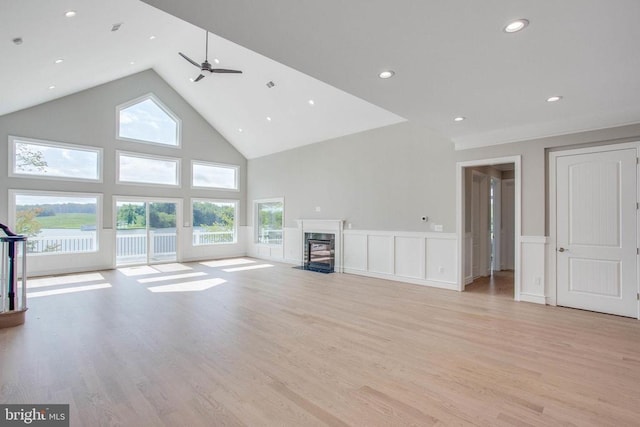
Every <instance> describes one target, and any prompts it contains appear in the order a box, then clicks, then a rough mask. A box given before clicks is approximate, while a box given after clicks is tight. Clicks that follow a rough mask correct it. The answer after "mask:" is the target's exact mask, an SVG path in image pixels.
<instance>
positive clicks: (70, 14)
mask: <svg viewBox="0 0 640 427" xmlns="http://www.w3.org/2000/svg"><path fill="white" fill-rule="evenodd" d="M76 15H77V13H76V11H75V10H67V11H66V12H65V13H64V16H66V17H67V18H73V17H74V16H76Z"/></svg>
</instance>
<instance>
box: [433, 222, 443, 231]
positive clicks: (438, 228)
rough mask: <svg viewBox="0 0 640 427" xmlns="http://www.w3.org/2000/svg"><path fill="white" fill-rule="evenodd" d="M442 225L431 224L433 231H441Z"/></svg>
mask: <svg viewBox="0 0 640 427" xmlns="http://www.w3.org/2000/svg"><path fill="white" fill-rule="evenodd" d="M442 230H443V227H442V224H433V231H442Z"/></svg>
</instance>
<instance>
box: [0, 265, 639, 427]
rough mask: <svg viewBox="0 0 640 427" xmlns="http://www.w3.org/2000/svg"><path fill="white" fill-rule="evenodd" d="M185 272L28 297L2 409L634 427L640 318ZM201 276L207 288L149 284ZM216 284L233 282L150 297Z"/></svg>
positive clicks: (356, 422)
mask: <svg viewBox="0 0 640 427" xmlns="http://www.w3.org/2000/svg"><path fill="white" fill-rule="evenodd" d="M254 261H255V262H254V263H252V264H247V265H249V266H257V265H264V264H265V263H264V262H262V261H258V260H254ZM185 266H186V268H189V270H184V271H173V272H160V271H158V272H153V270H148V269H147V270H145V269H137V270H134V272H138V273H140V272H144V271H148V272H149V273H151V274H146V275H143V274H141V275H138V276H126V275H125V274H123V273H122V272H121V271H117V270H115V271H105V272H101V273H100V274H101V275H102V276H103V277H104V280H100V279H99V277H96V276H85V277H84V278H83V277H80V279H78V283H75V284H72V285H61V284H58V285H56V284H49V286H43V287H38V288H33V289H32V292H37V291H40V292H42V291H48V290H57V289H63V288H75V287H78V286H87V285H92V284H103V283H108V284H110V285H111V287H108V288H104V289H96V290H87V291H83V292H77V293H68V294H60V295H50V296H41V297H38V298H32V299H31V300H30V302H29V306H30V310H29V312H28V313H27V322H26V324H25V325H23V326H21V327H16V328H12V329H7V330H2V331H0V375H1V377H0V380H1V381H0V382H1V386H0V387H1V388H0V401H1V402H4V403H69V404H70V405H71V406H70V407H71V425H73V426H99V425H120V426H165V425H166V426H215V425H231V426H235V425H247V426H283V425H287V426H308V425H309V426H313V425H331V426H344V425H353V426H400V425H417V426H428V425H486V426H497V425H519V426H526V425H536V426H537V425H553V426H555V425H578V426H587V425H593V426H625V425H629V426H631V425H638V424H639V423H640V405H639V402H640V323H639V322H638V321H637V320H633V319H626V318H621V317H615V316H609V315H604V314H597V313H591V312H586V311H579V310H572V309H565V308H556V307H545V306H540V305H534V304H528V303H516V302H514V301H512V300H511V299H509V298H504V297H497V296H495V295H487V294H483V293H481V292H464V293H458V292H453V291H446V290H439V289H432V288H428V287H422V286H414V285H408V284H402V283H396V282H390V281H385V280H377V279H370V278H365V277H359V276H353V275H342V274H328V275H325V274H320V273H314V272H308V271H301V270H296V269H293V268H291V267H290V266H288V265H278V264H275V265H274V266H273V267H267V268H260V269H254V270H246V271H231V272H225V271H223V268H221V267H215V266H213V267H212V266H205V265H201V264H186V265H185ZM233 267H240V266H233ZM159 268H162V269H164V270H167V269H168V267H166V266H165V267H159ZM224 268H227V267H224ZM231 268H232V267H231ZM169 269H170V268H169ZM129 273H131V272H129ZM192 273H204V274H205V275H202V276H193V277H189V278H182V279H179V278H174V279H168V280H163V281H155V282H153V281H152V282H147V283H144V282H142V283H141V282H139V281H138V280H139V279H152V280H153V279H154V278H159V277H163V276H174V275H182V274H192ZM165 278H166V277H165ZM212 278H219V279H224V280H226V282H225V283H223V284H219V285H217V286H213V287H211V288H209V289H206V290H202V291H193V292H164V293H163V292H151V290H150V289H151V288H153V290H156V291H157V290H163V288H158V287H159V286H166V285H168V284H171V283H178V282H182V281H184V282H186V281H201V280H207V279H212ZM88 279H91V280H88ZM60 280H62V279H60ZM54 283H55V282H54ZM211 283H217V282H215V281H214V282H211ZM34 284H38V282H34ZM39 284H43V283H42V282H40V283H39ZM45 284H46V283H45ZM164 290H166V288H164Z"/></svg>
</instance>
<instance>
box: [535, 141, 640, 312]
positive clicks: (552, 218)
mask: <svg viewBox="0 0 640 427" xmlns="http://www.w3.org/2000/svg"><path fill="white" fill-rule="evenodd" d="M629 148H635V149H636V159H638V158H640V141H639V142H625V143H620V144H608V145H599V146H596V147H587V148H574V149H569V150H558V151H550V152H549V240H548V242H549V245H548V249H549V250H548V251H547V265H548V266H549V268H548V269H547V276H548V277H549V282H548V287H547V290H546V296H547V304H549V305H554V306H555V305H557V302H558V278H557V268H558V267H557V262H556V250H557V242H558V240H557V230H556V227H557V212H556V210H557V202H556V197H557V191H556V190H557V188H556V187H557V177H556V160H557V159H558V157H564V156H573V155H578V154H588V153H599V152H606V151H618V150H628V149H629ZM636 192H637V193H638V194H636V201H638V200H640V166H638V163H637V160H636ZM639 242H640V216H639V215H638V210H636V247H638V243H639ZM636 272H637V273H638V277H640V255H636ZM636 293H640V280H639V281H638V282H637V283H636ZM636 318H637V319H639V320H640V301H638V302H637V316H636Z"/></svg>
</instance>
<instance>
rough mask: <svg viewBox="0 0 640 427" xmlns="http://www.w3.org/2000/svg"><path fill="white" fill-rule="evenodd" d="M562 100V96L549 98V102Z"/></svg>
mask: <svg viewBox="0 0 640 427" xmlns="http://www.w3.org/2000/svg"><path fill="white" fill-rule="evenodd" d="M561 99H562V97H561V96H560V95H553V96H550V97H548V98H547V102H558V101H560V100H561Z"/></svg>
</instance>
